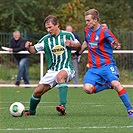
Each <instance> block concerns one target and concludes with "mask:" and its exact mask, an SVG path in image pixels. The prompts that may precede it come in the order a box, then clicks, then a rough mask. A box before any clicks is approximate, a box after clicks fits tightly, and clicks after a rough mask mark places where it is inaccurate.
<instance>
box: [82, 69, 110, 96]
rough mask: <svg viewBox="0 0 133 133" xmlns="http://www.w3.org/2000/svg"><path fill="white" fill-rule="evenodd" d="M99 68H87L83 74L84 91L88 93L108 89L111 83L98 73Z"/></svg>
mask: <svg viewBox="0 0 133 133" xmlns="http://www.w3.org/2000/svg"><path fill="white" fill-rule="evenodd" d="M99 71H100V69H93V68H92V69H88V71H87V73H86V74H85V76H84V91H85V92H86V93H88V94H93V93H98V92H100V91H103V90H105V89H110V87H111V84H110V83H109V82H105V80H104V79H103V78H102V77H101V76H100V74H98V73H99Z"/></svg>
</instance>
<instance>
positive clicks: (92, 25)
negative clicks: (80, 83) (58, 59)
mask: <svg viewBox="0 0 133 133" xmlns="http://www.w3.org/2000/svg"><path fill="white" fill-rule="evenodd" d="M85 21H86V25H87V26H86V27H85V29H84V34H85V41H84V42H83V44H82V47H81V50H80V51H79V52H76V53H75V54H76V55H77V56H79V55H80V54H82V53H83V51H84V50H85V49H86V48H87V47H88V65H89V69H88V71H87V72H86V74H85V76H84V91H85V92H86V93H87V94H93V93H98V92H100V91H103V90H105V89H108V88H110V86H112V87H113V88H114V89H115V90H116V91H117V93H118V96H119V97H120V99H121V100H122V102H123V104H124V105H125V107H126V109H127V112H128V117H132V118H133V108H132V106H131V103H130V99H129V97H128V93H127V91H126V89H125V88H123V86H122V85H121V83H120V81H119V71H118V69H117V66H116V65H115V61H114V58H113V49H120V48H121V46H120V43H119V42H118V40H117V39H116V37H115V36H114V35H113V33H112V32H111V31H110V30H109V29H108V28H107V27H106V26H104V25H101V24H100V23H99V12H98V11H97V10H96V9H90V10H88V11H86V12H85Z"/></svg>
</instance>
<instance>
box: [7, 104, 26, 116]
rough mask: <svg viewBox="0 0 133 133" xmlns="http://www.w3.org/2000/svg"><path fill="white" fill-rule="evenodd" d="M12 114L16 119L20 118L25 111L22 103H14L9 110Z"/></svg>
mask: <svg viewBox="0 0 133 133" xmlns="http://www.w3.org/2000/svg"><path fill="white" fill-rule="evenodd" d="M9 111H10V114H11V115H12V116H14V117H20V116H22V115H23V113H24V111H25V106H24V105H23V104H22V103H20V102H14V103H13V104H11V106H10V108H9Z"/></svg>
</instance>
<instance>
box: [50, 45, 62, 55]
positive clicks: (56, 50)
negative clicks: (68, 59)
mask: <svg viewBox="0 0 133 133" xmlns="http://www.w3.org/2000/svg"><path fill="white" fill-rule="evenodd" d="M64 51H65V48H64V47H63V46H61V45H56V46H55V47H53V49H52V52H53V53H54V54H55V55H61V54H63V52H64Z"/></svg>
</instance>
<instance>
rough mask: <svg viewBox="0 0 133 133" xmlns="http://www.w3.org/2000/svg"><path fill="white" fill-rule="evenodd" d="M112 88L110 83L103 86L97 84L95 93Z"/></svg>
mask: <svg viewBox="0 0 133 133" xmlns="http://www.w3.org/2000/svg"><path fill="white" fill-rule="evenodd" d="M110 86H111V85H110V84H109V83H105V84H103V85H100V84H97V85H96V86H94V89H93V93H98V92H100V91H103V90H105V89H110Z"/></svg>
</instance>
